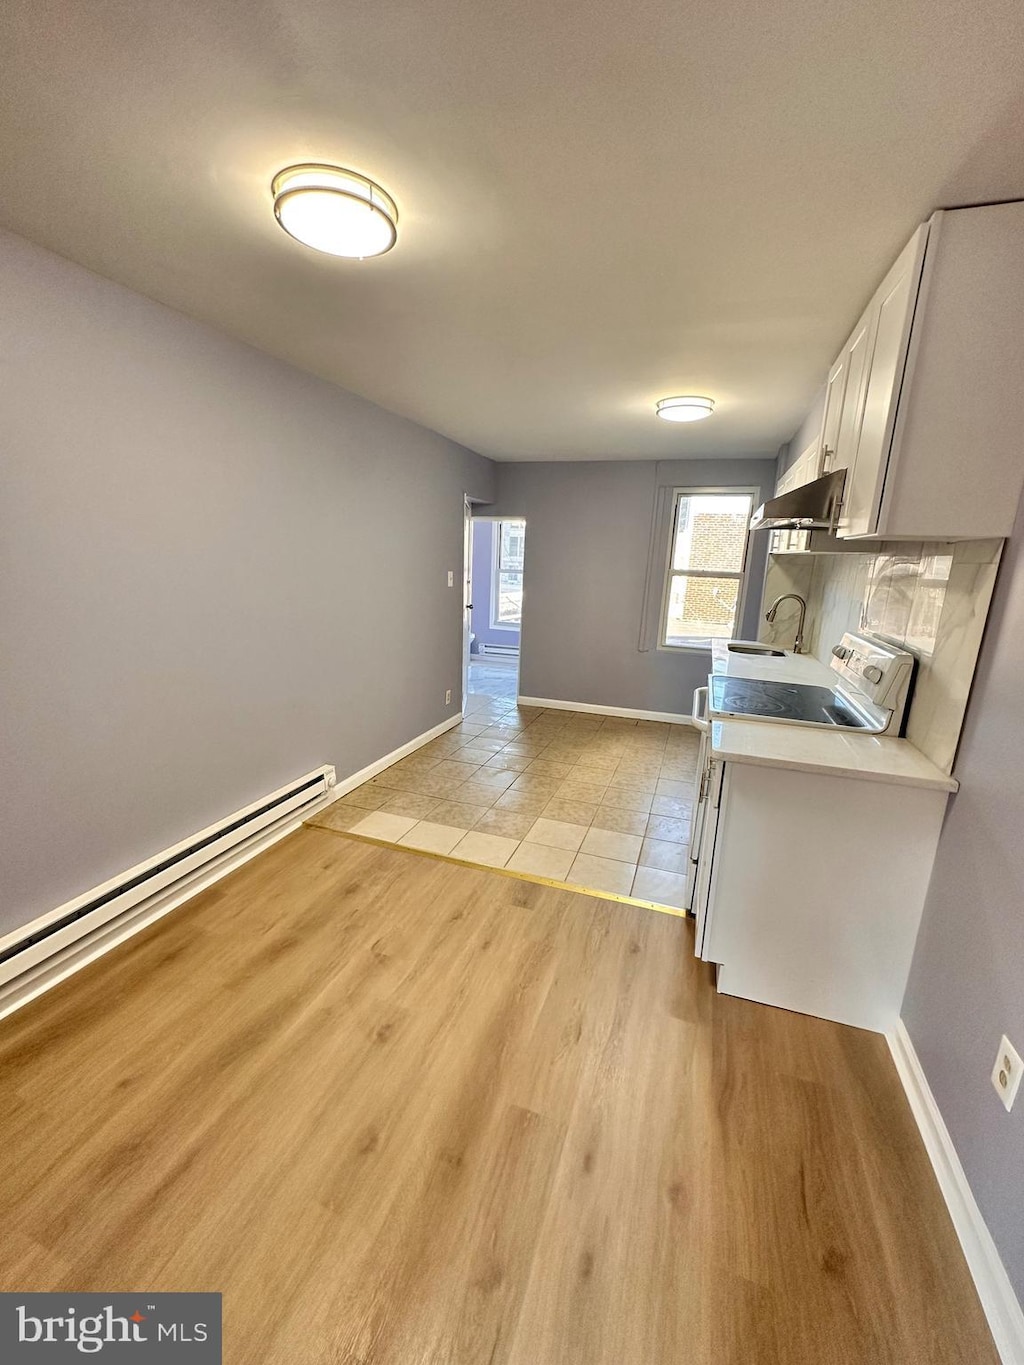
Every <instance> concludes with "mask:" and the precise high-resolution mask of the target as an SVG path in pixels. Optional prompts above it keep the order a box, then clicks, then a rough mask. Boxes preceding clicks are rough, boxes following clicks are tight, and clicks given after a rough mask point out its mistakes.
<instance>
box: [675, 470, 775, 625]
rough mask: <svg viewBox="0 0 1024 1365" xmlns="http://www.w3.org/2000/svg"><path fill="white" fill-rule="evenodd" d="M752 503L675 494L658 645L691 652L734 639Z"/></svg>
mask: <svg viewBox="0 0 1024 1365" xmlns="http://www.w3.org/2000/svg"><path fill="white" fill-rule="evenodd" d="M752 502H753V498H752V496H751V495H750V494H748V493H743V494H735V493H696V492H685V491H684V492H679V493H677V494H676V503H675V516H674V519H673V526H672V543H671V547H670V551H671V553H670V559H669V567H668V579H667V582H666V585H665V609H664V612H663V616H662V632H661V643H662V645H664V646H667V647H668V648H676V649H685V648H691V649H692V648H699V647H700V646H706V645H708V644H709V643H710V641H711V640H716V639H729V638H731V637H732V636H734V635H735V633H736V618H737V615H738V613H739V605H740V593H741V589H742V586H743V569H744V564H745V561H746V553H747V537H748V523H749V521H750V509H751V504H752Z"/></svg>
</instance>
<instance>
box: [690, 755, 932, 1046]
mask: <svg viewBox="0 0 1024 1365" xmlns="http://www.w3.org/2000/svg"><path fill="white" fill-rule="evenodd" d="M705 771H706V778H705V783H706V787H705V790H706V791H707V793H708V795H707V800H706V810H705V813H704V824H703V829H702V831H701V839H700V851H699V861H698V865H697V869H696V878H695V895H694V904H693V910H694V913H695V915H696V938H695V946H696V952H697V954H698V956H700V957H702V958H703V959H704V960H705V961H708V962H715V963H718V964H719V970H718V989H719V991H721V992H722V993H724V994H726V995H739V996H743V997H745V998H746V999H748V1000H757V1001H760V1002H762V1003H763V1004H767V1005H777V1006H779V1007H781V1008H782V1009H788V1010H797V1011H798V1012H800V1013H802V1014H813V1015H817V1016H818V1017H820V1018H822V1019H834V1020H836V1021H838V1022H839V1023H843V1024H853V1025H854V1026H855V1027H858V1028H867V1029H874V1030H875V1031H877V1032H881V1033H885V1032H888V1031H889V1030H890V1029H892V1028H894V1027H895V1026H896V1023H897V1021H898V1019H899V1015H900V1006H901V1004H902V1001H903V993H904V990H905V988H906V983H907V976H908V974H909V971H910V962H911V958H912V956H913V952H914V942H915V939H916V937H917V930H918V925H919V923H920V919H921V912H922V910H923V907H924V899H925V894H926V892H927V889H928V881H929V877H930V875H931V868H932V863H933V860H934V857H935V850H936V847H937V845H938V840H939V832H940V829H941V827H942V816H943V811H944V810H945V806H946V801H947V793H946V792H944V791H938V790H934V789H928V788H923V787H911V786H903V785H896V784H890V783H884V782H874V781H864V780H858V779H855V778H848V777H844V776H839V775H836V776H832V775H820V774H812V773H806V772H799V771H794V770H792V769H787V768H779V767H762V766H759V765H754V764H745V763H736V762H723V761H722V760H721V759H716V758H715V757H714V756H713V755H709V759H708V763H707V767H706V770H705Z"/></svg>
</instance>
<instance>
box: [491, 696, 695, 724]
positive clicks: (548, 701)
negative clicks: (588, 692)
mask: <svg viewBox="0 0 1024 1365" xmlns="http://www.w3.org/2000/svg"><path fill="white" fill-rule="evenodd" d="M516 701H517V702H518V703H519V705H520V706H543V707H546V708H548V709H550V710H553V711H585V712H587V714H588V715H594V716H625V717H626V719H627V720H663V721H667V722H668V724H669V725H692V724H693V719H692V717H691V716H685V715H682V714H680V715H676V714H675V712H673V711H633V710H631V709H630V708H629V707H628V706H595V705H594V703H593V702H589V701H555V700H554V699H553V698H551V697H517V698H516Z"/></svg>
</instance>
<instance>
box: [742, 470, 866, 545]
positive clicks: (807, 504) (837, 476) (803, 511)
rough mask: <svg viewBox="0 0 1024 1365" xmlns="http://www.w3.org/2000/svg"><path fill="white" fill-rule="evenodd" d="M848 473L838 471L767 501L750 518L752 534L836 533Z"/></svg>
mask: <svg viewBox="0 0 1024 1365" xmlns="http://www.w3.org/2000/svg"><path fill="white" fill-rule="evenodd" d="M845 484H846V470H845V469H834V470H833V471H832V473H831V474H825V475H824V476H823V477H822V478H820V479H815V480H814V482H813V483H805V484H804V485H803V487H802V488H794V489H793V491H792V492H791V493H783V494H782V495H781V497H778V498H769V499H768V501H767V502H763V503H762V504H761V506H760V507H759V508H758V509H757V511H756V512H755V513H754V515H753V516H752V517H751V518H750V529H751V530H752V531H813V530H819V529H821V528H824V529H825V530H828V531H833V530H835V526H836V522H837V521H838V520H839V508H840V507H841V506H842V502H843V488H844V486H845Z"/></svg>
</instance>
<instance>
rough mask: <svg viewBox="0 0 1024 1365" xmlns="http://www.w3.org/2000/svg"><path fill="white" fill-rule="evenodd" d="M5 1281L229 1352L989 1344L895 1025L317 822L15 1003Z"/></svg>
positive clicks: (749, 1364) (621, 915) (412, 1358)
mask: <svg viewBox="0 0 1024 1365" xmlns="http://www.w3.org/2000/svg"><path fill="white" fill-rule="evenodd" d="M0 1086H2V1097H3V1107H2V1113H0V1153H2V1158H3V1163H2V1174H0V1229H2V1232H0V1288H4V1289H20V1290H33V1289H36V1290H42V1289H67V1290H72V1289H79V1290H120V1289H123V1290H143V1289H154V1290H184V1289H205V1290H221V1291H223V1294H224V1317H225V1336H226V1344H225V1357H224V1358H225V1360H226V1361H228V1362H231V1365H249V1362H253V1363H254V1365H255V1363H256V1362H259V1363H260V1365H263V1363H264V1362H269V1363H270V1365H277V1363H278V1362H282V1363H283V1362H288V1363H289V1365H290V1363H291V1362H295V1365H327V1362H331V1365H335V1363H337V1365H357V1363H358V1365H371V1363H372V1365H463V1362H465V1365H477V1363H479V1365H497V1363H498V1362H503V1363H505V1362H507V1363H508V1365H705V1363H707V1365H733V1363H735V1365H803V1363H804V1362H806V1363H807V1365H847V1363H849V1365H854V1363H856V1365H884V1363H885V1362H892V1363H893V1365H916V1363H917V1362H921V1365H925V1362H927V1365H944V1363H945V1362H954V1361H955V1362H970V1365H988V1362H994V1361H995V1356H994V1353H993V1351H992V1348H991V1345H990V1342H989V1338H988V1335H987V1331H986V1328H985V1325H984V1321H983V1319H982V1316H981V1313H980V1309H979V1307H978V1305H977V1302H976V1299H975V1297H974V1293H973V1290H972V1287H971V1285H970V1282H969V1279H968V1276H967V1272H966V1269H965V1267H964V1264H963V1261H962V1259H961V1256H960V1253H959V1250H958V1247H957V1244H956V1240H955V1238H954V1235H953V1232H952V1229H951V1227H950V1224H949V1222H948V1219H947V1216H946V1213H945V1210H944V1208H943V1205H942V1203H941V1201H940V1198H939V1195H938V1192H937V1189H936V1187H935V1184H934V1181H933V1179H932V1176H931V1172H930V1168H929V1166H928V1164H927V1160H926V1158H925V1155H924V1152H923V1150H922V1148H921V1145H920V1142H919V1139H918V1137H917V1134H916V1131H915V1130H914V1128H913V1124H912V1120H911V1118H910V1116H909V1113H908V1111H907V1109H906V1107H905V1103H904V1100H903V1097H902V1093H901V1091H900V1089H899V1085H898V1082H897V1080H896V1077H895V1073H894V1072H893V1070H892V1067H891V1065H890V1063H889V1060H888V1056H887V1053H886V1049H885V1045H884V1043H883V1041H882V1039H880V1038H877V1037H875V1036H873V1035H870V1034H864V1033H858V1032H855V1031H853V1030H850V1029H844V1028H841V1027H839V1026H838V1025H832V1024H827V1023H823V1022H820V1021H816V1020H810V1019H805V1018H802V1017H800V1016H798V1015H789V1014H785V1013H784V1012H782V1011H778V1010H770V1009H766V1008H762V1007H759V1006H755V1005H751V1004H747V1003H746V1002H743V1001H738V1000H730V999H725V998H719V997H717V996H716V995H715V994H714V993H713V990H712V987H711V983H710V981H709V979H708V977H707V974H706V970H705V969H704V968H702V967H700V966H699V964H696V963H695V962H694V959H693V957H692V952H691V930H690V928H689V926H688V924H687V923H686V922H685V921H683V920H680V919H678V918H674V917H672V916H668V915H663V914H657V913H654V912H651V911H645V910H640V909H637V908H634V907H630V906H623V905H619V904H616V903H614V902H611V901H602V900H597V899H593V898H590V897H586V896H582V895H579V894H577V893H574V892H571V891H563V890H560V889H553V888H550V887H545V886H539V885H536V884H533V883H530V882H525V881H520V880H515V879H512V878H508V877H503V876H501V875H500V874H497V873H492V872H486V871H482V870H481V871H478V870H476V869H472V868H465V867H459V866H454V865H452V864H448V863H443V862H437V861H432V860H429V859H426V858H423V857H421V856H419V855H417V854H414V853H407V852H401V851H397V850H392V849H387V848H380V847H376V846H373V845H370V844H365V843H359V842H356V841H353V840H351V839H348V838H347V837H345V836H344V835H342V834H335V833H330V832H327V831H322V830H314V829H303V830H301V831H300V832H299V833H297V834H295V835H294V836H292V837H291V838H289V839H288V840H286V841H285V842H283V843H281V844H279V845H277V846H276V847H275V848H274V849H272V850H271V851H270V852H269V853H267V854H265V855H264V856H262V857H261V858H259V859H258V860H256V861H254V862H252V863H250V864H249V865H248V866H246V867H245V868H243V869H241V870H240V871H239V872H237V873H236V874H235V875H234V876H233V877H232V878H231V879H230V880H228V881H225V882H223V883H221V884H220V885H219V886H218V887H217V888H215V889H213V890H211V891H210V892H208V893H206V894H205V895H203V896H202V897H200V898H198V899H197V900H195V901H194V902H192V903H191V904H190V905H188V906H185V907H182V908H181V909H180V910H178V911H176V912H174V913H173V914H171V915H170V916H169V917H168V918H166V919H165V920H163V921H161V922H160V923H159V924H158V925H156V926H154V927H153V928H152V929H151V930H149V931H147V932H146V933H145V934H143V935H141V936H139V937H138V938H136V939H134V940H133V941H131V942H130V943H128V944H126V945H124V946H122V947H121V948H119V949H118V950H116V951H115V952H114V953H112V954H111V955H110V956H108V957H106V958H104V959H102V960H101V961H100V962H98V963H96V964H94V965H93V966H92V967H90V968H88V969H87V970H86V971H84V972H82V973H81V974H80V975H78V976H77V977H75V978H73V979H72V980H70V981H69V982H67V983H65V984H64V985H63V986H61V987H58V988H57V989H56V990H54V991H52V992H51V993H50V994H49V995H47V996H45V997H43V998H41V999H40V1000H38V1001H36V1002H35V1003H34V1004H32V1005H31V1006H29V1007H27V1008H26V1009H24V1010H23V1011H21V1012H19V1013H18V1014H15V1015H13V1016H12V1017H10V1018H9V1019H7V1020H5V1021H3V1022H2V1023H0Z"/></svg>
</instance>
